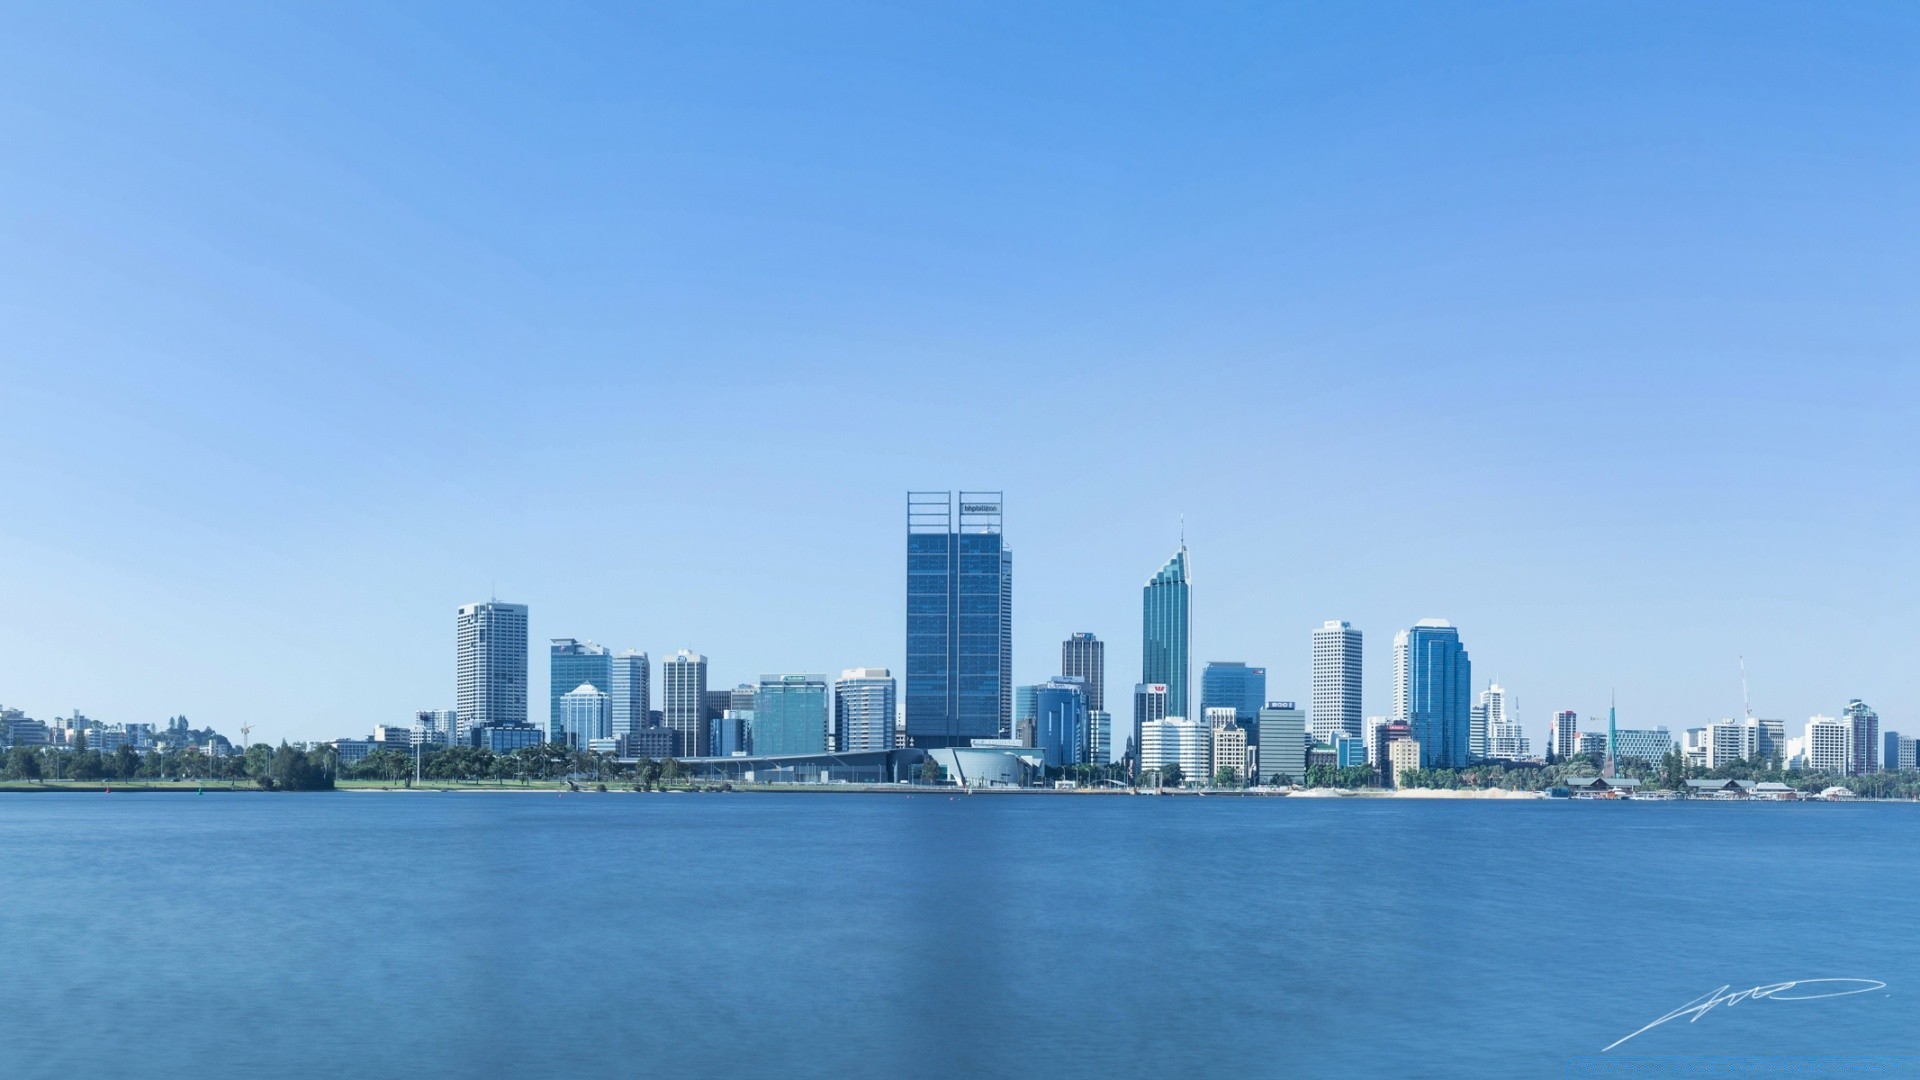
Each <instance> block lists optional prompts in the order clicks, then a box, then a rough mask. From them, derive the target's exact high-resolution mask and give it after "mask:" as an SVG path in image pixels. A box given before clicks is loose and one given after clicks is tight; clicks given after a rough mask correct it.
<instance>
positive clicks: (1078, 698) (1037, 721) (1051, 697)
mask: <svg viewBox="0 0 1920 1080" xmlns="http://www.w3.org/2000/svg"><path fill="white" fill-rule="evenodd" d="M1032 690H1033V745H1034V746H1035V748H1037V749H1038V750H1040V752H1041V753H1042V754H1043V755H1044V756H1045V758H1046V763H1047V768H1050V769H1057V768H1059V767H1061V766H1062V765H1078V764H1080V763H1081V762H1084V761H1086V760H1088V755H1087V743H1088V738H1087V736H1088V730H1087V683H1086V680H1085V679H1081V678H1079V677H1077V676H1071V675H1062V676H1058V677H1056V678H1052V679H1048V680H1047V681H1046V682H1043V683H1041V684H1040V685H1038V686H1035V687H1032Z"/></svg>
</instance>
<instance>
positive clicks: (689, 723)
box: [660, 649, 707, 757]
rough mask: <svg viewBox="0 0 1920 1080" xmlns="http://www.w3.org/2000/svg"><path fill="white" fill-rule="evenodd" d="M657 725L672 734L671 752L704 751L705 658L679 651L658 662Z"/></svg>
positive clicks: (695, 754)
mask: <svg viewBox="0 0 1920 1080" xmlns="http://www.w3.org/2000/svg"><path fill="white" fill-rule="evenodd" d="M660 725H661V726H662V727H664V728H666V729H667V730H669V731H671V732H673V743H674V747H673V752H674V753H675V754H677V755H679V756H681V757H704V756H705V755H706V752H707V747H706V741H707V658H706V657H704V656H701V655H700V654H699V653H697V652H692V651H689V650H687V649H681V650H680V651H679V652H677V653H674V654H673V655H672V656H669V657H667V658H666V659H665V660H663V661H661V662H660Z"/></svg>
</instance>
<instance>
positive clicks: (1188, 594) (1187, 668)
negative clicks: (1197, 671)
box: [1134, 544, 1193, 728]
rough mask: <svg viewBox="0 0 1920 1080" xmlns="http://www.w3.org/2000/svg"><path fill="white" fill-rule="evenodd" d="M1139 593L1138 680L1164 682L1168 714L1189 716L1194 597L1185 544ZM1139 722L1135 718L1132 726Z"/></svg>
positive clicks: (1137, 725)
mask: <svg viewBox="0 0 1920 1080" xmlns="http://www.w3.org/2000/svg"><path fill="white" fill-rule="evenodd" d="M1140 593H1141V599H1140V612H1141V620H1140V622H1141V629H1140V681H1141V682H1144V683H1164V684H1166V687H1167V715H1168V716H1184V717H1189V718H1191V717H1192V716H1193V714H1192V713H1190V712H1188V711H1187V710H1188V708H1189V706H1190V704H1191V703H1190V702H1189V701H1188V700H1187V682H1188V679H1189V678H1190V677H1191V672H1192V668H1191V665H1190V662H1189V660H1188V653H1189V650H1190V648H1191V645H1192V635H1193V629H1192V621H1193V596H1192V584H1191V582H1190V580H1189V579H1188V577H1187V545H1185V544H1181V545H1180V550H1179V552H1178V553H1176V554H1175V555H1174V557H1173V558H1171V559H1168V560H1167V565H1165V566H1163V567H1161V568H1160V572H1159V573H1157V574H1155V575H1153V577H1152V578H1150V579H1148V581H1147V584H1146V586H1145V587H1144V588H1142V589H1141V591H1140ZM1140 723H1141V721H1140V720H1139V718H1137V717H1136V718H1135V720H1134V726H1135V728H1138V727H1139V725H1140Z"/></svg>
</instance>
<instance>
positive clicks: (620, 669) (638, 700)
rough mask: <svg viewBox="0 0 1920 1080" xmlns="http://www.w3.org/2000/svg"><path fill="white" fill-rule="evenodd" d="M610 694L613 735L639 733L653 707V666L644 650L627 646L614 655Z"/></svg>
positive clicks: (627, 736)
mask: <svg viewBox="0 0 1920 1080" xmlns="http://www.w3.org/2000/svg"><path fill="white" fill-rule="evenodd" d="M612 697H613V735H614V737H615V738H620V739H625V738H630V737H632V736H634V735H637V734H639V733H640V729H642V728H644V727H646V726H647V721H648V719H649V713H648V710H649V709H652V708H653V665H652V662H651V661H649V660H648V659H647V654H646V653H643V652H641V651H640V650H638V649H626V650H624V651H622V652H617V653H614V654H613V694H612Z"/></svg>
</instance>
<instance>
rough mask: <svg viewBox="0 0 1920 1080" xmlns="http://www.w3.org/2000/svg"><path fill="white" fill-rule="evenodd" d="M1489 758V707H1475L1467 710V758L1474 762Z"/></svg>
mask: <svg viewBox="0 0 1920 1080" xmlns="http://www.w3.org/2000/svg"><path fill="white" fill-rule="evenodd" d="M1486 756H1487V707H1486V705H1484V704H1481V705H1475V706H1474V707H1473V708H1471V709H1468V710H1467V757H1469V758H1471V759H1472V760H1474V761H1479V760H1480V759H1482V758H1484V757H1486Z"/></svg>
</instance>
